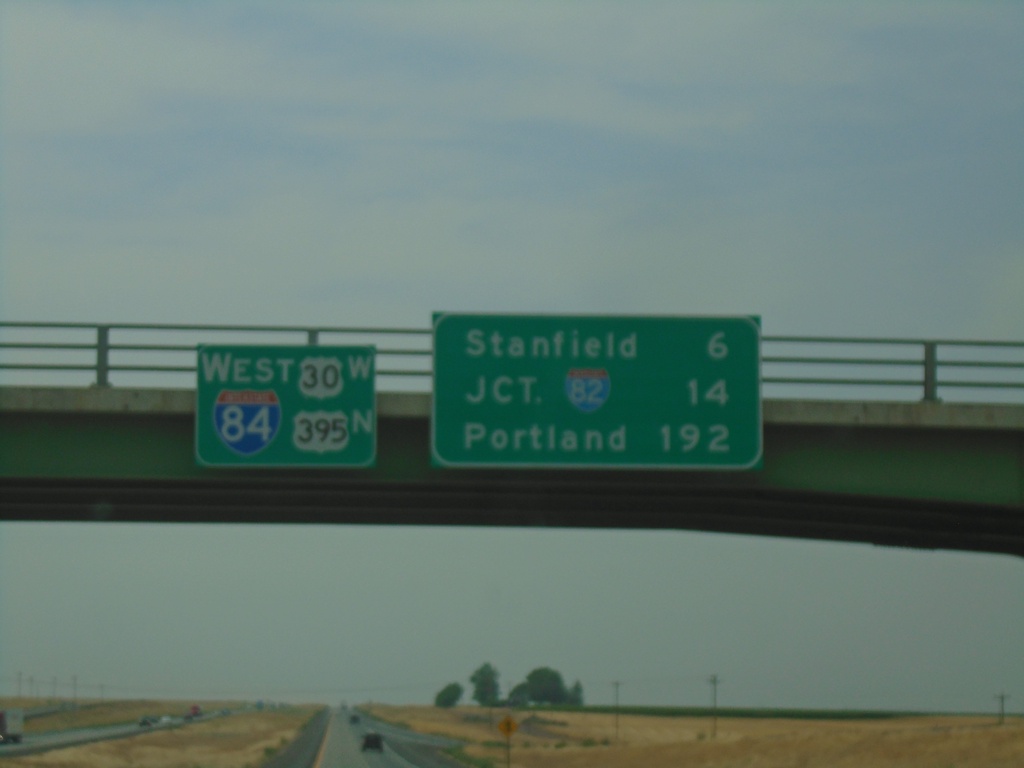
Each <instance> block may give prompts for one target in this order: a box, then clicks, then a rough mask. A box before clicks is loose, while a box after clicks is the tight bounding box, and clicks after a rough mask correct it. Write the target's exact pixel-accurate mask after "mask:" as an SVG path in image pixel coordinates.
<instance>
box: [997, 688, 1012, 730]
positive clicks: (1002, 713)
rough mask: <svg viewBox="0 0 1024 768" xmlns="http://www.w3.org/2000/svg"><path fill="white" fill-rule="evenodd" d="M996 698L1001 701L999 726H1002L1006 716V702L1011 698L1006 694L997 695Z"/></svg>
mask: <svg viewBox="0 0 1024 768" xmlns="http://www.w3.org/2000/svg"><path fill="white" fill-rule="evenodd" d="M996 698H997V699H999V725H1002V724H1003V720H1004V719H1005V715H1006V700H1007V699H1008V698H1010V697H1009V696H1007V695H1006V694H1005V693H1000V694H998V695H996Z"/></svg>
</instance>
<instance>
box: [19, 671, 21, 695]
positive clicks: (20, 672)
mask: <svg viewBox="0 0 1024 768" xmlns="http://www.w3.org/2000/svg"><path fill="white" fill-rule="evenodd" d="M18 698H19V699H20V698H21V672H19V673H18Z"/></svg>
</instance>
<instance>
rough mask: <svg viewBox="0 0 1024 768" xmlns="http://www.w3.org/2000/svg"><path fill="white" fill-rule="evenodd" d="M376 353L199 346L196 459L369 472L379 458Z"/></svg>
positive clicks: (356, 349) (219, 463)
mask: <svg viewBox="0 0 1024 768" xmlns="http://www.w3.org/2000/svg"><path fill="white" fill-rule="evenodd" d="M375 362H376V350H375V349H374V347H363V346H360V347H321V346H306V347H295V346H269V347H257V346H226V345H219V344H206V345H202V346H200V347H199V348H198V350H197V365H196V374H197V380H196V460H197V461H198V462H199V463H200V464H205V465H208V466H231V467H324V468H327V467H368V466H373V463H374V461H375V460H376V456H377V401H376V387H375Z"/></svg>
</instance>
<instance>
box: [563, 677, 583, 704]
mask: <svg viewBox="0 0 1024 768" xmlns="http://www.w3.org/2000/svg"><path fill="white" fill-rule="evenodd" d="M566 704H571V705H572V706H574V707H582V706H583V685H582V684H581V683H580V681H579V680H577V681H576V682H575V683H573V684H572V688H570V689H569V698H568V700H567V701H566Z"/></svg>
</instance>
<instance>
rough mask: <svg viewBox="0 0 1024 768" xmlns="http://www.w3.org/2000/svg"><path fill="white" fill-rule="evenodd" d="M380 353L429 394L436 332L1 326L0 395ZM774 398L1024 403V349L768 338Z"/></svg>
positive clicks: (384, 381) (400, 385)
mask: <svg viewBox="0 0 1024 768" xmlns="http://www.w3.org/2000/svg"><path fill="white" fill-rule="evenodd" d="M201 343H219V344H257V345H268V344H282V345H295V344H309V345H316V344H331V345H349V344H373V345H375V346H376V348H377V378H378V387H379V389H380V390H381V391H423V392H427V391H429V390H430V387H431V365H432V349H431V343H432V334H431V330H430V329H429V328H360V327H350V328H346V327H329V326H278V325H255V326H247V325H189V324H177V325H175V324H120V323H117V324H115V323H111V324H95V323H32V322H0V385H7V386H13V385H27V386H99V387H108V386H124V387H127V386H133V387H138V386H141V387H173V386H178V387H192V386H194V385H195V372H196V346H197V345H198V344H201ZM761 349H762V357H761V362H762V389H763V393H764V396H765V397H778V398H793V399H795V398H810V399H815V398H821V399H835V400H880V399H884V400H925V401H937V400H940V399H942V400H951V401H958V402H972V401H974V402H1006V403H1024V341H1017V342H1013V341H964V340H939V339H881V338H831V337H821V336H764V337H762V348H761Z"/></svg>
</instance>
